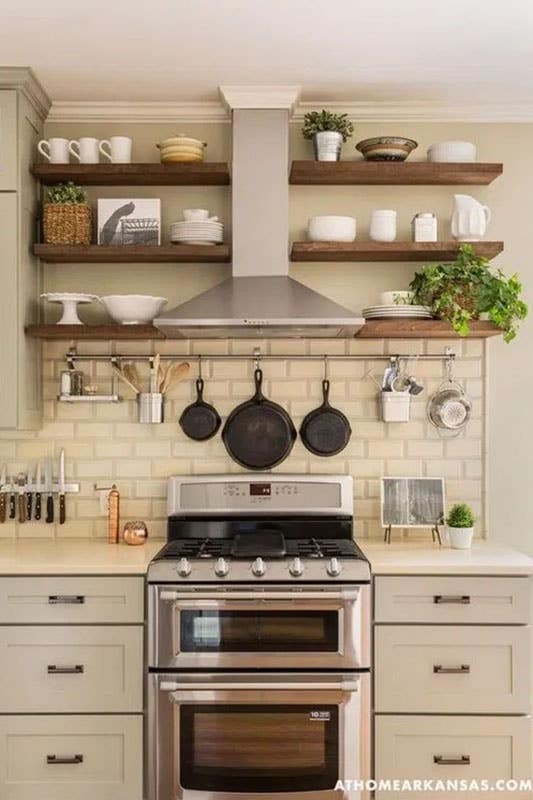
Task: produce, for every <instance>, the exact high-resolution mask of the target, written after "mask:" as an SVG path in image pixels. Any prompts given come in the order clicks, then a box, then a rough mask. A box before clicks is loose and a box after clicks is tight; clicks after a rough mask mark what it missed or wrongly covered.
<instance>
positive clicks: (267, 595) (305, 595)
mask: <svg viewBox="0 0 533 800" xmlns="http://www.w3.org/2000/svg"><path fill="white" fill-rule="evenodd" d="M358 596H359V588H358V587H353V588H350V589H346V590H342V591H340V592H293V591H291V590H289V591H288V592H263V591H258V592H195V591H192V592H176V591H173V590H170V589H163V590H162V591H161V592H160V593H159V597H160V599H161V600H167V601H169V602H175V601H178V600H229V601H235V600H245V601H249V600H253V601H255V602H258V603H259V602H268V601H269V600H286V601H288V602H295V601H298V600H355V599H356V598H357V597H358Z"/></svg>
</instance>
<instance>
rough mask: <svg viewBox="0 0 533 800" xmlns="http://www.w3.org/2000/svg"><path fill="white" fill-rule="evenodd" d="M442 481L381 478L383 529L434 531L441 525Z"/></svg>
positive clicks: (442, 508) (443, 509)
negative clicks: (422, 529) (428, 529)
mask: <svg viewBox="0 0 533 800" xmlns="http://www.w3.org/2000/svg"><path fill="white" fill-rule="evenodd" d="M444 512H445V500H444V478H382V479H381V524H382V526H383V527H384V528H434V527H436V526H438V525H442V524H443V523H444V515H445V513H444Z"/></svg>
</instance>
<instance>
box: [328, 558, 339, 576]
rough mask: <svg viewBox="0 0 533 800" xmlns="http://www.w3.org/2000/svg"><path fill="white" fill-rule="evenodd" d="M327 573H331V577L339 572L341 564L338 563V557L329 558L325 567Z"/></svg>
mask: <svg viewBox="0 0 533 800" xmlns="http://www.w3.org/2000/svg"><path fill="white" fill-rule="evenodd" d="M327 572H328V575H331V577H332V578H336V577H337V575H340V574H341V565H340V564H339V559H338V558H335V557H334V558H330V560H329V564H328V567H327Z"/></svg>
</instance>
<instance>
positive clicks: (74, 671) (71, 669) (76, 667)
mask: <svg viewBox="0 0 533 800" xmlns="http://www.w3.org/2000/svg"><path fill="white" fill-rule="evenodd" d="M46 671H47V672H48V674H49V675H82V674H83V673H84V672H85V667H84V666H83V664H72V666H70V665H69V666H65V667H58V666H57V664H48V667H47V668H46Z"/></svg>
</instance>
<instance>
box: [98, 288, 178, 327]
mask: <svg viewBox="0 0 533 800" xmlns="http://www.w3.org/2000/svg"><path fill="white" fill-rule="evenodd" d="M100 301H101V303H102V304H103V305H104V307H105V309H106V311H107V312H108V314H109V315H110V316H111V317H113V319H114V320H115V322H120V324H121V325H145V324H146V323H148V322H152V321H153V320H154V319H155V317H157V315H158V314H159V313H160V311H161V310H162V309H163V307H164V306H165V305H166V304H167V302H168V301H167V299H166V297H152V296H151V295H148V294H111V295H107V297H101V298H100Z"/></svg>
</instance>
